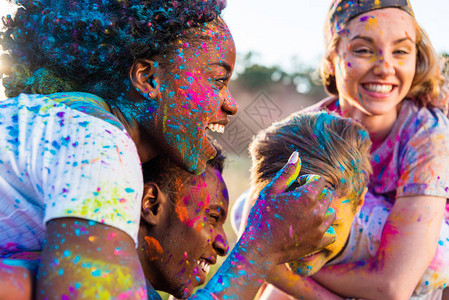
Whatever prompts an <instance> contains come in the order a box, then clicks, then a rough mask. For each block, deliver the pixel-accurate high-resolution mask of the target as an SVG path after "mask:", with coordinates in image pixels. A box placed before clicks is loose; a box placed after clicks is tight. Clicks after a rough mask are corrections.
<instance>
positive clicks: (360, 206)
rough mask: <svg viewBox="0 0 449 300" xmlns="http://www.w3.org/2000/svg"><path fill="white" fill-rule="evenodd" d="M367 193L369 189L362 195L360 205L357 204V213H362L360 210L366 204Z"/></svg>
mask: <svg viewBox="0 0 449 300" xmlns="http://www.w3.org/2000/svg"><path fill="white" fill-rule="evenodd" d="M366 192H368V188H367V187H366V188H365V189H364V190H363V192H362V193H361V194H360V198H359V203H358V204H357V208H356V213H358V212H359V211H360V209H361V208H362V206H363V204H364V203H365V195H366Z"/></svg>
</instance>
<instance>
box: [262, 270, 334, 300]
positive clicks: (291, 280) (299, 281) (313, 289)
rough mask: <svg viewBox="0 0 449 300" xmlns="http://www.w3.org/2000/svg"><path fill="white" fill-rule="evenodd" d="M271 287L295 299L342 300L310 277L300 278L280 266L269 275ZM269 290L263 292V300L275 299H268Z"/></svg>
mask: <svg viewBox="0 0 449 300" xmlns="http://www.w3.org/2000/svg"><path fill="white" fill-rule="evenodd" d="M268 282H270V283H271V284H272V285H273V286H275V287H276V288H278V289H279V290H281V291H283V292H284V293H287V294H289V295H290V296H292V297H294V298H296V299H310V300H314V299H316V300H321V299H327V300H340V299H343V298H341V297H340V296H338V295H337V294H335V293H332V292H331V291H329V290H328V289H326V288H325V287H323V286H321V285H320V284H318V283H317V282H316V281H314V280H313V279H312V278H310V277H301V276H299V275H298V274H295V273H293V272H291V271H290V270H288V269H287V267H285V265H280V266H277V267H276V268H275V270H274V271H273V272H272V273H271V274H270V277H269V279H268ZM269 293H270V289H267V290H266V291H265V292H264V298H263V299H276V298H275V297H273V298H269V297H268V296H269Z"/></svg>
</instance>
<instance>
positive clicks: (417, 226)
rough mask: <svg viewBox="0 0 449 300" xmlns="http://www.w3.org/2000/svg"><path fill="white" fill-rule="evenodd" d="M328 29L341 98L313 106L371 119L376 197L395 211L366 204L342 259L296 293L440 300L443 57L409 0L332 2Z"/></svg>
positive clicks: (448, 146)
mask: <svg viewBox="0 0 449 300" xmlns="http://www.w3.org/2000/svg"><path fill="white" fill-rule="evenodd" d="M324 36H325V43H326V46H327V47H326V54H325V57H324V59H323V64H322V68H321V71H322V72H321V73H322V80H323V84H324V85H325V87H326V89H327V91H328V92H329V93H330V94H331V95H332V96H331V97H330V98H327V99H325V100H323V101H321V102H320V103H318V104H316V105H315V106H313V107H310V108H308V109H306V111H317V110H321V109H324V110H330V111H334V112H336V113H338V114H340V115H342V116H345V117H349V118H352V119H354V120H357V121H359V122H360V123H362V124H363V125H364V126H365V128H366V129H367V131H368V132H369V134H370V138H371V140H372V142H373V146H372V149H371V165H372V168H373V174H372V175H371V176H370V179H369V184H368V194H367V198H373V199H376V201H377V202H378V203H379V205H377V207H378V208H379V207H384V208H385V210H387V211H388V212H387V213H385V211H382V214H379V213H377V216H373V214H372V212H371V211H374V208H373V207H366V206H365V207H363V208H362V210H361V212H362V214H361V215H360V216H359V217H358V218H356V221H355V222H354V225H355V226H356V227H353V228H352V233H353V234H352V237H351V238H350V239H349V240H348V242H347V245H346V247H347V248H346V249H345V252H344V254H342V255H341V257H340V258H339V259H337V260H336V261H335V262H333V263H338V264H335V265H332V266H328V267H325V268H323V269H321V270H320V271H319V272H317V273H316V274H314V275H313V276H312V277H311V278H304V280H297V281H296V283H297V286H300V288H299V289H298V290H300V291H301V292H300V293H299V294H302V295H299V294H296V295H295V297H300V296H301V297H304V298H306V299H313V298H314V297H315V298H317V297H318V296H317V291H319V290H321V289H323V287H324V288H326V289H327V290H329V291H331V292H334V293H335V294H334V298H336V299H340V297H339V296H343V297H349V298H362V299H441V294H442V290H443V289H444V288H445V287H446V285H447V283H448V282H449V239H448V234H449V233H448V229H447V228H448V225H447V223H449V219H448V215H447V209H448V206H447V200H446V199H447V198H449V168H448V166H449V120H448V118H447V117H446V113H447V108H448V101H449V97H448V96H449V95H448V94H447V84H448V82H447V79H445V77H444V75H443V74H442V70H441V68H440V66H439V60H438V56H437V54H436V52H435V50H434V49H433V47H432V44H431V43H430V40H429V39H428V37H427V35H426V34H425V32H424V31H423V29H422V28H421V27H420V26H419V25H418V24H417V22H416V20H415V17H414V13H413V10H412V7H411V5H410V3H409V1H407V0H376V1H374V0H359V1H347V0H333V1H332V5H331V8H330V10H329V13H328V15H327V18H326V24H325V30H324ZM382 203H386V204H382ZM380 215H383V216H385V219H382V220H380V219H376V217H378V216H380ZM337 217H338V216H337ZM370 218H371V219H372V220H371V221H370V222H369V221H368V219H370ZM354 239H355V240H354ZM304 286H307V287H308V291H309V292H310V293H308V295H305V293H304V291H305V290H306V289H304ZM301 287H302V290H301ZM273 299H280V298H279V297H276V298H273ZM329 299H333V298H332V297H329Z"/></svg>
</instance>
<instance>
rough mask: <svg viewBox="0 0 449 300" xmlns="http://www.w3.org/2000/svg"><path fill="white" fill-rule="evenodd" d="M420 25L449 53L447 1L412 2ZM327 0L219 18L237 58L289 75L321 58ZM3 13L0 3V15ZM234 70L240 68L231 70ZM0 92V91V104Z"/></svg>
mask: <svg viewBox="0 0 449 300" xmlns="http://www.w3.org/2000/svg"><path fill="white" fill-rule="evenodd" d="M410 2H411V4H412V6H413V8H414V11H415V14H416V18H417V20H418V22H419V24H420V25H421V26H422V27H423V28H424V29H425V30H426V32H427V33H428V34H429V36H430V39H431V41H432V43H433V45H434V46H435V48H436V50H437V51H438V52H443V51H446V52H449V0H411V1H410ZM329 3H330V0H275V1H273V0H228V6H227V8H226V9H225V10H224V12H223V17H224V19H225V20H226V22H227V23H228V25H229V27H230V29H231V32H232V34H233V36H234V40H235V43H236V47H237V52H238V54H239V57H240V58H241V57H242V56H243V54H245V53H247V52H249V51H252V52H254V53H257V54H258V55H257V56H255V60H254V62H256V63H260V64H263V65H266V66H272V65H279V66H281V67H283V68H284V69H285V70H286V71H291V70H292V58H293V57H296V61H297V62H299V63H304V64H306V65H308V66H311V67H316V66H318V64H319V61H320V58H321V56H322V55H323V41H322V30H323V24H324V19H325V16H326V13H327V10H328V8H329ZM6 11H8V7H7V1H6V0H0V12H1V14H2V15H3V14H4V12H6ZM236 67H237V70H238V68H239V65H237V66H236ZM1 98H2V87H0V99H1Z"/></svg>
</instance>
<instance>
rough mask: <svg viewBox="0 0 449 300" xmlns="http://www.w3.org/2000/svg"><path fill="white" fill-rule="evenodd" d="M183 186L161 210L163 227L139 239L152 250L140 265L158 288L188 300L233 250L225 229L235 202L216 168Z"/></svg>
mask: <svg viewBox="0 0 449 300" xmlns="http://www.w3.org/2000/svg"><path fill="white" fill-rule="evenodd" d="M178 186H180V189H179V190H178V191H174V192H173V193H170V195H167V194H166V195H164V196H167V200H168V201H167V202H168V205H165V206H161V210H162V213H161V219H160V221H159V223H158V224H156V225H155V226H153V228H149V227H147V228H149V229H148V230H147V234H145V235H144V236H143V237H142V238H140V239H139V243H144V244H145V245H139V249H141V248H144V249H146V256H145V257H144V258H142V257H141V258H140V260H141V264H142V265H143V269H144V271H145V270H147V271H146V272H145V275H146V277H147V279H148V281H149V282H150V283H151V284H152V285H153V287H154V288H155V289H157V290H162V291H165V292H168V293H170V294H172V295H174V296H175V297H178V298H187V297H188V296H190V295H191V293H192V290H193V289H194V288H195V287H197V286H199V285H201V284H204V282H205V281H206V275H207V273H208V272H209V270H210V265H212V264H215V263H216V260H217V255H220V256H224V255H225V254H226V253H227V251H228V249H229V245H228V241H227V238H226V234H225V232H224V229H223V224H224V222H225V220H226V217H227V211H228V205H229V199H228V193H227V189H226V186H225V183H224V181H223V178H222V176H221V174H220V173H219V172H218V171H217V170H216V169H214V168H212V167H210V166H207V167H206V171H205V172H204V173H203V174H200V175H196V176H194V175H191V176H190V178H189V180H188V181H187V182H184V183H183V184H180V185H178ZM146 226H148V225H146ZM141 228H142V226H141ZM141 233H142V232H140V233H139V235H141Z"/></svg>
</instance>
